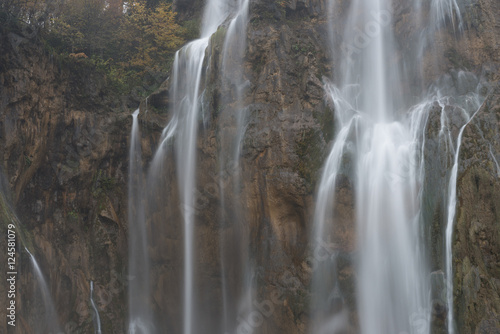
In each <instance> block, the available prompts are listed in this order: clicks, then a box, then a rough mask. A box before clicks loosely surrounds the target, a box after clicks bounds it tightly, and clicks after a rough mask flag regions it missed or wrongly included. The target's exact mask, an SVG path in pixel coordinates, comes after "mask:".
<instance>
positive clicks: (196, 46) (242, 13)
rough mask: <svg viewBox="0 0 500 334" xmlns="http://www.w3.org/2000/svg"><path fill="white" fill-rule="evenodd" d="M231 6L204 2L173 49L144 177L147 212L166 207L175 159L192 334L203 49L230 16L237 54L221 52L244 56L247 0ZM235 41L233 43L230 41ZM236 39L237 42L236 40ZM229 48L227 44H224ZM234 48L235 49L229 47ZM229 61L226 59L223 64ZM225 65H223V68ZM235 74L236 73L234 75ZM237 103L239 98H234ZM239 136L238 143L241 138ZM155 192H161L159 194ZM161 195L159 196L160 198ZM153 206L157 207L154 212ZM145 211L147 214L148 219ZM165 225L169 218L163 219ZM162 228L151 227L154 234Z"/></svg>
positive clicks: (185, 307) (186, 315)
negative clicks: (195, 34) (164, 103)
mask: <svg viewBox="0 0 500 334" xmlns="http://www.w3.org/2000/svg"><path fill="white" fill-rule="evenodd" d="M237 5H238V6H236V7H237V8H235V6H234V4H233V1H230V0H209V1H207V4H206V7H205V10H204V15H203V20H202V25H201V37H200V38H199V39H197V40H194V41H192V42H190V43H188V44H187V45H185V46H184V47H183V48H182V49H181V50H179V51H177V53H176V54H175V58H174V63H173V66H172V76H171V78H170V91H169V94H170V106H171V109H172V112H171V117H170V120H169V122H168V124H167V125H166V127H165V128H164V130H163V133H162V136H161V138H160V145H159V147H158V149H157V151H156V152H155V154H154V157H153V161H152V162H151V165H150V169H149V172H148V175H147V182H148V183H147V190H148V192H147V194H146V197H147V198H148V200H147V201H148V204H147V207H148V209H147V210H146V212H147V213H148V214H150V213H153V212H156V211H157V210H159V208H162V207H165V201H167V202H168V201H170V200H171V196H172V194H171V193H169V192H168V191H166V190H164V189H161V188H164V187H165V185H162V184H161V183H160V182H159V181H160V180H164V177H165V175H166V173H167V170H166V168H168V167H167V165H168V163H167V162H168V161H170V162H171V161H174V163H175V170H176V181H177V189H178V197H179V202H180V214H181V217H182V226H183V240H182V244H183V255H184V268H183V279H182V280H183V282H182V283H183V288H182V299H183V302H182V306H181V307H182V323H183V329H182V332H183V333H184V334H192V333H195V332H198V331H199V330H198V329H197V327H196V322H197V312H198V308H199V305H198V301H197V294H196V292H195V276H196V274H197V273H196V268H195V263H196V258H197V257H196V254H197V249H196V243H195V236H196V229H195V225H196V222H195V214H196V210H197V205H198V202H197V201H198V199H199V198H198V196H197V190H196V185H197V180H196V173H197V167H198V164H197V154H196V151H197V140H198V128H199V121H200V118H201V117H202V116H203V115H202V110H203V108H202V105H203V95H204V79H205V72H209V71H210V70H211V69H210V67H209V68H205V66H206V64H207V63H210V59H207V58H206V57H207V54H210V52H207V48H208V47H209V45H210V39H211V37H212V35H213V34H214V33H216V32H217V30H218V29H219V26H220V25H221V24H223V23H225V22H226V20H228V18H230V16H231V15H234V18H233V19H232V21H231V23H230V24H229V28H228V33H227V36H229V37H227V39H229V38H230V39H231V41H230V42H225V45H227V44H228V43H229V44H230V45H231V46H232V47H234V48H236V52H225V53H224V54H231V56H236V58H242V53H243V52H244V48H245V44H244V41H242V40H241V39H240V37H241V36H242V34H244V33H245V32H244V31H245V30H246V21H247V11H248V1H247V0H245V1H240V2H238V3H237ZM235 39H236V41H234V40H235ZM235 43H236V44H235ZM224 49H225V50H227V48H226V46H225V47H224ZM232 51H234V50H232ZM224 63H225V64H227V63H226V62H224ZM225 64H224V65H223V66H222V67H224V68H227V67H226V66H225ZM232 75H234V73H232ZM234 78H235V80H236V81H235V84H237V85H238V86H239V88H238V92H239V93H238V94H237V95H238V97H237V98H236V100H238V101H239V100H240V97H241V94H243V85H244V83H243V81H242V80H243V79H242V74H241V73H238V74H236V75H235V76H234ZM238 103H239V102H238ZM242 109H243V108H242V107H241V105H238V107H237V108H236V109H235V110H234V112H237V113H238V114H239V115H240V116H238V119H239V121H238V128H239V132H240V133H243V132H244V118H245V115H244V112H243V111H242ZM241 137H242V134H241V135H240V138H239V139H236V141H238V142H240V141H241ZM239 146H240V145H239V144H237V145H235V146H234V148H233V149H232V151H231V156H232V157H234V156H239ZM159 194H161V195H160V196H159ZM158 197H160V198H158ZM155 210H156V211H155ZM148 214H146V216H147V218H148V219H150V218H151V217H149V216H148ZM167 223H168V222H167ZM158 232H160V231H155V233H158Z"/></svg>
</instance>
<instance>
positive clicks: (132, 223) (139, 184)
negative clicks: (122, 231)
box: [128, 109, 153, 334]
mask: <svg viewBox="0 0 500 334" xmlns="http://www.w3.org/2000/svg"><path fill="white" fill-rule="evenodd" d="M138 116H139V109H137V110H136V111H135V112H134V113H133V114H132V120H133V121H132V133H131V137H130V161H129V175H128V183H129V184H128V202H129V205H128V219H129V255H128V259H129V269H128V270H129V273H128V275H129V284H128V302H129V325H128V332H129V333H130V334H135V333H137V334H140V333H143V334H146V333H151V332H152V331H153V327H152V326H153V325H152V316H151V307H150V300H149V293H150V286H149V284H150V283H149V271H150V266H149V256H148V238H147V226H146V217H145V211H144V188H143V171H142V153H141V138H140V133H139V122H138V119H137V118H138Z"/></svg>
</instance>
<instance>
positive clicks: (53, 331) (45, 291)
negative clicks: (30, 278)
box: [25, 248, 63, 334]
mask: <svg viewBox="0 0 500 334" xmlns="http://www.w3.org/2000/svg"><path fill="white" fill-rule="evenodd" d="M25 250H26V252H27V253H28V255H29V256H30V260H31V264H32V266H33V270H34V272H35V276H36V281H37V282H38V285H39V286H38V288H39V289H40V292H41V294H42V299H43V306H44V308H45V321H46V323H45V326H43V325H42V326H40V324H37V325H36V328H37V333H50V334H62V333H63V331H62V330H61V327H60V326H59V319H58V316H57V312H56V309H55V307H54V301H53V300H52V297H51V295H50V290H49V287H48V285H47V281H46V280H45V277H44V276H43V273H42V270H41V269H40V266H39V265H38V262H37V261H36V259H35V257H34V256H33V254H31V252H30V251H29V250H28V248H25ZM38 330H40V332H38Z"/></svg>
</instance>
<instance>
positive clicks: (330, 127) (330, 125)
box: [313, 106, 334, 143]
mask: <svg viewBox="0 0 500 334" xmlns="http://www.w3.org/2000/svg"><path fill="white" fill-rule="evenodd" d="M313 117H314V118H315V119H317V120H318V123H319V124H321V132H322V133H323V138H324V139H325V142H327V143H328V142H330V141H331V140H332V139H333V131H334V120H333V112H332V111H331V110H330V108H328V107H327V106H325V108H324V109H323V111H322V112H316V111H315V112H313Z"/></svg>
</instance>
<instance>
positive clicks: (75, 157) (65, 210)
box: [0, 30, 130, 333]
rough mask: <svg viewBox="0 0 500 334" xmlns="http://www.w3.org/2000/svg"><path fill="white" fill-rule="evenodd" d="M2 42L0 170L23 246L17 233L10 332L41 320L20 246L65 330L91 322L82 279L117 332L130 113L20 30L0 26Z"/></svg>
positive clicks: (83, 71)
mask: <svg viewBox="0 0 500 334" xmlns="http://www.w3.org/2000/svg"><path fill="white" fill-rule="evenodd" d="M0 44H1V48H2V50H3V52H2V55H1V56H0V63H1V64H3V65H5V67H4V68H2V71H1V72H0V92H1V93H0V125H1V130H0V142H1V144H0V154H1V156H2V167H1V168H2V170H3V172H4V173H5V174H6V175H7V178H8V181H9V183H10V188H11V193H12V196H11V204H12V205H13V206H14V207H15V210H16V211H17V214H18V216H19V220H20V222H21V224H22V229H23V230H25V235H26V244H24V245H22V244H21V240H18V253H17V255H18V261H19V263H20V266H21V268H20V269H21V270H20V272H22V273H23V274H21V275H20V277H19V284H20V285H19V295H18V302H19V306H20V309H19V310H18V315H19V317H20V319H19V322H20V323H22V324H23V326H19V327H17V330H18V333H33V332H36V330H37V325H38V324H39V323H43V322H44V321H45V320H44V319H43V316H42V318H40V315H39V312H38V311H37V310H39V309H43V306H42V305H41V304H37V305H38V306H39V307H38V308H37V307H34V306H33V305H34V304H32V303H31V302H32V301H33V303H42V301H41V300H42V299H41V295H40V293H39V292H37V291H38V290H39V288H37V286H38V285H37V284H39V283H37V281H36V278H35V276H34V274H33V271H32V268H31V265H30V263H29V257H28V256H27V253H26V252H24V246H27V247H29V248H30V250H31V252H33V254H34V255H35V257H36V258H37V259H38V261H39V263H40V267H41V270H42V272H43V273H44V275H45V278H46V280H47V282H48V284H49V289H50V290H51V291H52V296H53V298H54V301H55V304H56V310H57V313H58V314H59V320H60V327H61V328H62V329H63V330H64V331H65V332H78V331H80V332H91V331H92V330H93V329H92V327H93V325H92V321H91V319H92V318H91V315H92V312H91V310H90V308H89V302H88V301H89V293H90V291H89V282H90V280H93V281H94V282H95V300H96V303H97V305H98V306H99V309H100V310H101V312H102V313H101V319H102V321H103V329H104V328H105V327H106V328H108V329H111V328H113V329H115V330H116V331H118V332H120V331H121V329H122V328H123V318H124V312H125V311H126V310H125V308H124V307H117V305H116V303H117V302H118V301H120V300H121V301H122V300H123V296H124V287H125V283H126V279H125V278H126V276H125V272H126V271H125V268H126V264H127V262H126V254H127V249H126V244H127V241H126V233H127V232H126V231H127V228H126V212H127V211H126V197H124V194H126V179H125V176H124V175H126V172H127V170H126V168H127V152H128V144H127V138H128V136H127V132H126V131H124V130H126V128H128V124H129V123H130V119H129V115H128V112H122V111H121V110H120V108H114V109H113V108H111V107H110V106H113V105H115V106H120V105H121V100H120V99H117V98H116V97H114V96H112V95H106V94H107V91H106V89H105V84H104V80H103V78H100V77H99V76H98V75H95V74H93V73H92V71H90V70H89V69H88V68H85V67H78V66H80V65H78V64H76V65H75V66H76V67H75V68H73V69H72V71H75V72H73V73H72V72H70V71H68V69H67V68H63V69H60V68H59V66H58V64H57V63H56V62H54V61H52V60H51V59H50V58H49V57H48V55H47V54H46V53H45V52H44V51H43V47H42V46H41V45H40V44H39V43H38V42H37V41H36V40H35V39H31V40H30V39H28V38H26V37H24V36H23V35H22V31H18V32H8V33H7V32H4V31H3V30H2V31H1V32H0ZM82 66H83V65H82ZM103 96H104V97H103ZM2 226H3V225H2ZM2 288H4V286H3V285H2ZM120 304H121V305H123V303H122V302H118V305H120ZM35 320H36V323H34V322H33V321H35ZM4 325H5V322H2V323H1V325H0V326H4ZM1 328H3V330H2V329H1ZM0 331H1V332H6V329H5V328H4V327H0Z"/></svg>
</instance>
